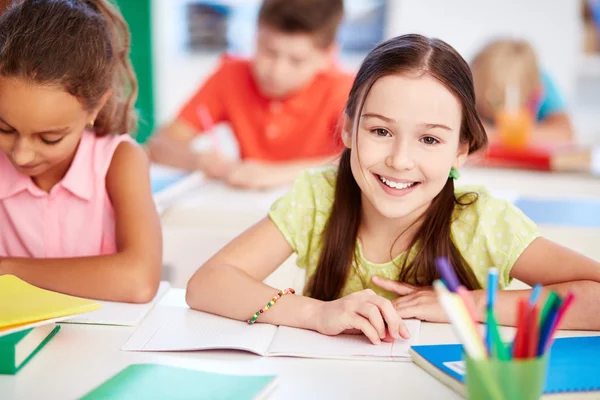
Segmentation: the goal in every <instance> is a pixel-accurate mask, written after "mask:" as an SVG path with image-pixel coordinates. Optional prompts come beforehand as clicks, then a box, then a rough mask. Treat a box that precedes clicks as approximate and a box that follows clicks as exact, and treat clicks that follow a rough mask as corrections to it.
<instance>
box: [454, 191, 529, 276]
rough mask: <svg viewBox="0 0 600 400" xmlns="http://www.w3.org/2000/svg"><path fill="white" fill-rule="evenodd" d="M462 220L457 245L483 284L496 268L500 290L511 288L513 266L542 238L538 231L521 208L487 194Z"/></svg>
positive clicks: (470, 208)
mask: <svg viewBox="0 0 600 400" xmlns="http://www.w3.org/2000/svg"><path fill="white" fill-rule="evenodd" d="M460 220H461V225H459V226H462V228H458V229H455V230H454V232H453V233H454V235H455V236H458V237H457V239H458V240H457V241H456V240H455V241H456V242H457V245H458V247H459V250H460V251H461V253H462V254H463V257H464V258H465V261H467V263H469V265H470V266H471V268H472V269H473V271H474V273H475V276H476V277H477V279H478V280H479V282H480V283H481V284H482V286H485V285H486V282H487V271H488V269H489V268H490V267H496V268H498V272H499V284H500V287H501V288H505V287H506V286H508V285H509V284H510V282H511V281H512V278H511V276H510V272H511V269H512V267H513V265H514V264H515V262H516V261H517V259H518V258H519V257H520V256H521V254H523V252H524V251H525V249H526V248H527V247H528V246H529V245H530V244H531V243H532V242H533V241H534V240H535V239H536V238H538V237H539V236H540V232H539V229H538V227H537V226H536V225H535V223H534V222H533V221H531V220H530V219H529V218H528V217H527V216H525V214H523V212H522V211H521V210H519V209H518V208H517V207H515V206H514V205H512V204H511V203H509V202H507V201H505V200H500V199H495V198H493V197H491V196H490V195H489V194H487V192H484V193H481V194H480V195H479V196H478V198H477V200H476V201H475V203H473V204H472V205H470V206H467V207H466V208H465V211H464V212H463V213H462V215H461V216H460Z"/></svg>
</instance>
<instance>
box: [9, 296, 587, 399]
mask: <svg viewBox="0 0 600 400" xmlns="http://www.w3.org/2000/svg"><path fill="white" fill-rule="evenodd" d="M161 304H168V305H181V306H184V305H185V302H184V291H183V290H179V289H171V291H170V292H169V293H168V294H167V296H166V297H165V298H164V299H163V300H162V301H161ZM134 330H135V328H129V327H117V326H93V325H69V324H67V325H63V326H62V328H61V330H60V332H59V333H58V334H57V335H56V336H55V337H54V338H53V339H52V340H51V341H50V342H49V343H48V344H47V345H46V347H45V348H43V349H42V350H41V351H40V352H39V353H38V354H37V355H36V356H35V357H34V358H33V359H32V360H31V361H30V362H29V364H28V365H26V366H25V367H24V368H23V369H22V370H21V371H20V372H19V373H18V374H17V375H15V376H10V375H0V399H2V400H13V399H18V400H29V399H31V400H34V399H36V400H37V399H61V400H62V399H75V398H79V397H81V396H83V395H84V394H85V393H87V392H88V391H89V390H91V389H92V388H94V387H96V386H97V385H99V384H100V383H102V382H103V381H104V380H106V379H108V378H109V377H110V376H112V375H113V374H115V373H116V372H117V371H119V370H120V369H122V368H123V367H125V366H127V365H129V364H133V363H161V364H170V365H174V366H180V367H186V368H193V369H201V370H205V371H211V372H217V373H228V374H249V375H252V374H255V375H260V374H274V375H278V376H279V378H280V382H279V386H278V387H277V389H276V390H275V391H274V392H273V394H272V395H271V396H270V397H269V399H285V400H289V399H313V400H315V399H369V398H373V399H378V400H384V399H394V400H397V399H436V400H437V399H460V396H458V395H457V394H455V393H454V392H453V391H451V390H450V389H448V388H447V387H446V386H444V385H443V384H442V383H440V382H438V381H437V380H436V379H434V378H432V377H431V376H430V375H428V374H427V373H426V372H424V371H423V370H421V369H420V368H419V367H418V366H416V365H415V364H413V363H410V362H408V363H406V362H372V361H371V362H363V361H338V360H316V359H300V358H276V357H259V356H255V355H252V354H249V353H243V352H233V351H203V352H178V353H177V352H170V353H138V352H124V351H120V350H119V349H120V348H121V346H122V345H123V344H124V343H125V342H126V341H127V339H128V338H129V336H130V335H131V334H132V333H133V332H134ZM590 334H598V333H590V332H568V331H563V332H560V336H575V335H580V336H587V335H590ZM455 342H456V340H455V339H454V335H453V333H452V330H451V327H450V326H449V325H446V324H429V323H423V324H422V325H421V333H420V343H421V344H433V343H455Z"/></svg>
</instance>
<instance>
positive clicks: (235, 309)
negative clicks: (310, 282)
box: [186, 218, 319, 329]
mask: <svg viewBox="0 0 600 400" xmlns="http://www.w3.org/2000/svg"><path fill="white" fill-rule="evenodd" d="M292 252H293V250H292V248H291V247H290V245H289V244H288V242H287V241H286V240H285V238H284V236H283V234H282V233H281V232H280V231H279V229H278V228H277V226H275V224H274V223H273V221H271V219H270V218H265V219H263V220H262V221H260V222H259V223H257V224H256V225H255V226H253V227H252V228H250V229H249V230H248V231H246V232H244V233H242V234H241V235H240V236H238V237H237V238H236V239H234V240H233V241H232V242H231V243H229V244H228V245H227V246H225V247H224V248H223V249H222V250H221V251H219V252H218V253H217V254H215V255H214V256H213V257H212V258H211V259H209V260H208V261H207V262H206V263H205V264H204V265H203V266H202V267H200V268H199V269H198V270H197V271H196V272H195V273H194V275H193V276H192V278H191V279H190V281H189V282H188V285H187V293H186V301H187V303H188V305H189V306H190V307H191V308H194V309H197V310H200V311H206V312H210V313H213V314H218V315H222V316H225V317H229V318H234V319H238V320H247V319H249V318H250V317H251V316H252V314H254V313H255V312H256V311H257V310H258V309H259V308H261V307H264V306H265V304H266V303H267V302H268V301H269V300H270V299H271V298H273V296H275V295H276V294H277V293H278V292H279V291H280V290H281V289H284V288H273V287H270V286H268V285H266V284H264V283H262V281H263V280H264V279H265V278H266V277H267V276H269V275H270V274H271V273H272V272H273V271H275V270H276V269H277V268H278V267H279V266H280V265H281V264H282V263H283V262H284V261H285V260H286V259H287V258H288V257H289V256H290V255H292ZM318 303H319V302H318V301H317V300H314V299H311V298H310V297H304V296H294V295H289V294H288V295H286V296H283V297H281V298H280V299H279V300H278V301H277V305H275V306H274V307H272V308H270V309H269V311H268V312H266V313H264V314H263V315H261V316H260V321H261V322H267V323H275V324H278V325H288V326H295V327H300V328H308V329H314V324H313V323H314V318H313V315H314V312H315V309H316V307H317V306H318Z"/></svg>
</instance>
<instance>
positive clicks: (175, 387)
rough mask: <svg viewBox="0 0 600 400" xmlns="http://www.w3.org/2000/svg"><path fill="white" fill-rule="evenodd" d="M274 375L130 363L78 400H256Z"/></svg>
mask: <svg viewBox="0 0 600 400" xmlns="http://www.w3.org/2000/svg"><path fill="white" fill-rule="evenodd" d="M276 383H277V378H276V377H275V376H262V375H256V376H253V375H244V376H241V375H224V374H216V373H212V372H204V371H199V370H194V369H188V368H180V367H172V366H168V365H160V364H133V365H130V366H128V367H126V368H124V369H122V370H121V371H119V372H118V373H117V374H115V375H114V376H113V377H111V378H110V379H108V380H107V381H105V382H103V383H101V384H100V386H98V387H97V388H95V389H93V390H92V391H91V392H89V393H87V394H86V395H85V396H83V397H82V399H81V400H101V399H119V400H138V399H145V400H151V399H157V400H158V399H176V400H187V399H189V400H192V399H214V400H258V399H264V398H266V397H267V396H268V395H269V394H270V393H271V391H272V390H273V389H274V388H275V385H276Z"/></svg>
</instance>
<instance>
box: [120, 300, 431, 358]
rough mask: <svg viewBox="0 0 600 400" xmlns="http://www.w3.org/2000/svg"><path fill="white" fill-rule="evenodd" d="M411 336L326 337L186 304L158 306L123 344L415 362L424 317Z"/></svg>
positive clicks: (128, 348)
mask: <svg viewBox="0 0 600 400" xmlns="http://www.w3.org/2000/svg"><path fill="white" fill-rule="evenodd" d="M406 325H407V327H408V330H409V331H410V333H411V338H410V339H409V340H403V339H398V340H396V341H395V342H394V343H381V344H380V345H373V344H371V343H370V342H369V340H368V339H367V338H366V337H365V336H363V335H339V336H326V335H321V334H320V333H317V332H314V331H309V330H304V329H296V328H290V327H285V326H280V327H277V326H275V325H269V324H254V325H248V324H247V323H246V322H242V321H236V320H232V319H228V318H223V317H220V316H217V315H212V314H207V313H203V312H200V311H194V310H191V309H189V308H184V307H167V306H157V307H156V308H155V309H154V310H153V311H152V312H151V313H150V314H149V315H148V317H146V319H145V320H144V322H143V323H142V324H141V325H140V326H139V328H138V329H137V330H136V331H135V333H134V334H133V335H132V336H131V337H130V338H129V340H128V341H127V343H125V345H124V346H123V347H122V350H125V351H185V350H188V351H190V350H216V349H229V350H243V351H248V352H251V353H255V354H258V355H261V356H287V357H306V358H334V359H359V360H381V361H410V360H411V357H410V355H409V353H408V350H409V348H410V346H411V345H413V344H418V341H419V330H420V326H421V322H420V321H418V320H407V321H406Z"/></svg>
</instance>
